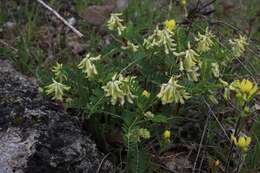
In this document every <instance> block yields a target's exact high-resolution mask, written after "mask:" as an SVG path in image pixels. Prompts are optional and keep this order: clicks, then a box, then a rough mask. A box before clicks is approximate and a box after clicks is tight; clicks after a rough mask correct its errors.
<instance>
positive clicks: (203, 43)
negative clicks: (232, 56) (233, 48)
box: [195, 27, 215, 52]
mask: <svg viewBox="0 0 260 173" xmlns="http://www.w3.org/2000/svg"><path fill="white" fill-rule="evenodd" d="M214 37H215V36H214V35H213V34H212V32H211V31H209V29H208V27H207V28H206V30H205V33H204V34H201V33H198V37H196V38H195V40H196V41H197V42H198V45H197V51H198V52H207V51H208V50H210V48H211V47H212V46H213V44H214V42H213V41H212V38H214Z"/></svg>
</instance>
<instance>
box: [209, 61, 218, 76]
mask: <svg viewBox="0 0 260 173" xmlns="http://www.w3.org/2000/svg"><path fill="white" fill-rule="evenodd" d="M211 71H212V74H213V76H214V77H215V78H219V77H220V71H219V64H218V63H211Z"/></svg>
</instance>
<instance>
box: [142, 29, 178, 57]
mask: <svg viewBox="0 0 260 173" xmlns="http://www.w3.org/2000/svg"><path fill="white" fill-rule="evenodd" d="M173 36H174V33H173V32H170V31H168V30H167V29H162V30H161V29H159V27H158V26H157V27H156V29H155V30H154V31H153V33H152V35H150V36H149V37H148V38H146V39H144V43H143V46H144V47H145V48H146V49H153V48H164V52H165V54H167V55H168V54H170V53H171V52H172V53H173V52H174V51H175V50H176V49H175V47H176V44H175V40H174V38H173Z"/></svg>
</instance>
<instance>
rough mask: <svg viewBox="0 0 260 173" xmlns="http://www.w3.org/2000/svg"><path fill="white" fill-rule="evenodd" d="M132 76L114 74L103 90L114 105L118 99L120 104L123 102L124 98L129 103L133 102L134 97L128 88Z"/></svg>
mask: <svg viewBox="0 0 260 173" xmlns="http://www.w3.org/2000/svg"><path fill="white" fill-rule="evenodd" d="M133 79H134V77H130V76H128V77H123V76H122V75H121V74H120V75H117V74H115V75H114V76H113V77H112V81H109V82H108V83H107V84H106V85H105V86H103V87H102V88H103V90H104V91H105V92H106V96H107V97H109V96H111V103H112V105H115V104H116V103H117V102H118V101H119V103H120V104H121V105H123V104H124V103H125V98H126V99H127V101H128V102H129V103H133V99H134V98H135V97H136V96H135V95H133V94H132V92H131V90H130V82H131V80H133Z"/></svg>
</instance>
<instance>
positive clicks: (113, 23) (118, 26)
mask: <svg viewBox="0 0 260 173" xmlns="http://www.w3.org/2000/svg"><path fill="white" fill-rule="evenodd" d="M120 16H122V13H112V14H111V16H110V19H109V20H108V22H107V26H108V29H109V30H112V31H114V30H117V33H118V35H121V34H122V32H123V31H124V30H125V29H126V27H125V26H124V25H123V24H122V22H123V19H120V18H119V17H120Z"/></svg>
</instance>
